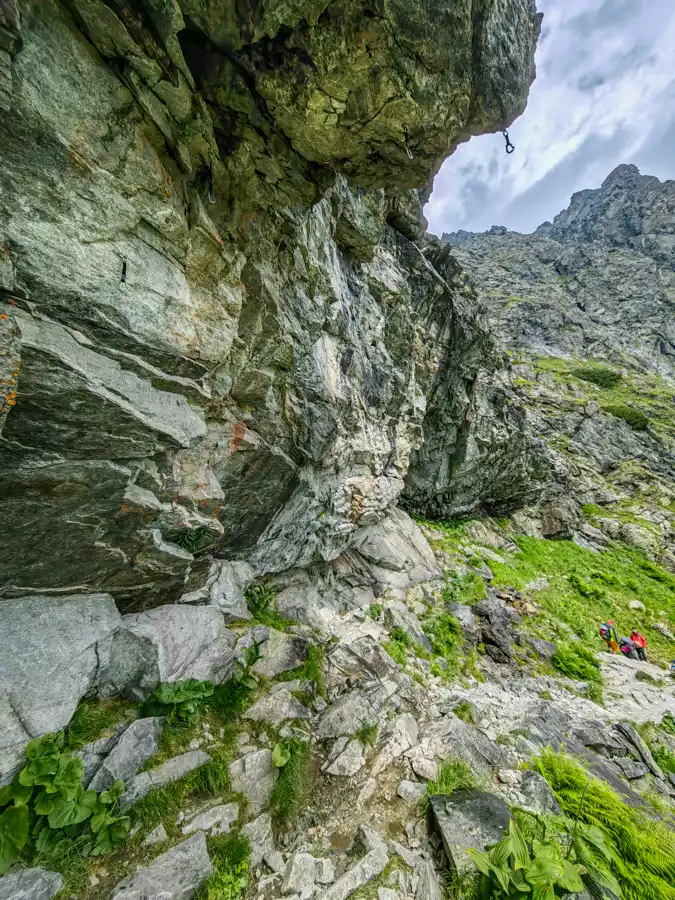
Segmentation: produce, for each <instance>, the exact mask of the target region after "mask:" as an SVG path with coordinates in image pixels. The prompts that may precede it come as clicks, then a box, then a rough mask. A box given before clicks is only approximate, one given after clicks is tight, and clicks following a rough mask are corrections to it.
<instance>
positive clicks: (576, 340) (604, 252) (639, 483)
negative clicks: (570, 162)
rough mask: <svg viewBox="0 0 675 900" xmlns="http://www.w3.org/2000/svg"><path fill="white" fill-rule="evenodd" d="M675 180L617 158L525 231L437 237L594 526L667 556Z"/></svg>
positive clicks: (674, 475) (673, 423) (672, 442)
mask: <svg viewBox="0 0 675 900" xmlns="http://www.w3.org/2000/svg"><path fill="white" fill-rule="evenodd" d="M673 222H675V182H673V181H666V182H660V181H659V180H658V178H654V177H652V176H647V175H641V174H640V172H639V170H638V169H637V168H636V167H635V166H633V165H621V166H619V167H618V168H616V169H615V170H614V171H613V172H612V173H611V174H610V175H609V176H608V177H607V178H606V179H605V181H604V182H603V184H602V187H601V188H599V189H598V190H587V191H581V192H580V193H578V194H575V195H574V196H573V197H572V200H571V203H570V206H569V208H568V209H566V210H564V211H563V212H561V213H560V214H559V215H557V216H556V217H555V219H554V221H553V223H550V222H546V223H544V224H543V225H541V226H540V227H539V228H538V229H537V230H536V231H535V232H534V233H533V234H530V235H522V234H516V233H513V232H509V231H507V230H506V229H505V228H503V227H499V226H496V227H493V228H492V229H491V230H490V231H488V232H485V233H484V234H469V233H467V232H458V233H456V234H449V235H444V240H445V241H446V242H449V243H450V244H451V245H452V249H453V254H454V255H456V257H457V259H458V260H459V262H460V263H461V264H462V265H463V266H464V267H465V269H466V271H467V272H468V273H469V274H470V275H471V276H472V277H473V278H474V279H475V281H476V284H477V286H478V292H479V294H480V297H481V299H482V301H483V302H484V303H485V304H486V306H487V308H488V310H489V315H490V318H491V320H492V322H493V328H494V330H495V331H497V332H499V334H500V336H501V338H502V340H503V341H504V343H505V344H506V345H507V346H508V347H509V349H510V352H511V356H512V363H513V371H514V373H515V375H516V378H515V386H516V391H517V393H518V394H519V395H520V398H521V400H522V401H523V402H524V403H525V405H526V406H527V408H528V416H529V420H530V423H531V425H532V427H533V428H534V430H535V432H536V433H537V434H538V435H539V436H540V437H542V438H543V439H544V440H545V441H546V442H547V444H548V445H549V446H550V447H552V448H553V449H554V450H555V451H557V452H558V454H559V459H560V460H561V462H562V463H563V465H564V466H565V468H566V469H567V472H568V477H569V487H570V491H571V493H572V494H573V496H574V498H575V500H576V501H577V502H578V503H579V504H580V505H583V504H585V505H586V510H585V511H586V514H587V518H588V520H589V523H591V525H592V527H594V526H595V525H597V524H601V525H602V527H603V528H604V529H605V531H606V532H607V534H609V535H611V536H613V537H616V536H617V535H618V534H619V533H621V534H623V536H624V538H626V539H628V540H630V541H631V542H634V543H635V544H637V545H638V546H640V547H641V548H642V549H643V550H645V551H647V552H649V553H652V554H654V553H656V554H657V556H660V557H661V559H662V561H663V562H664V563H666V564H667V565H668V566H669V567H671V568H672V567H673V566H674V565H675V554H674V552H673V551H674V550H675V544H674V535H673V526H672V521H673V513H674V512H675V506H674V501H675V494H674V493H673V481H674V479H675V415H674V414H673V409H675V405H674V404H675V228H674V225H673Z"/></svg>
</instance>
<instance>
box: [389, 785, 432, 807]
mask: <svg viewBox="0 0 675 900" xmlns="http://www.w3.org/2000/svg"><path fill="white" fill-rule="evenodd" d="M396 793H397V794H398V796H399V797H400V798H401V800H405V802H406V803H410V804H411V805H415V804H416V803H419V801H420V800H421V799H422V797H424V796H426V793H427V786H426V784H423V783H422V782H420V781H402V782H401V783H400V784H399V786H398V788H397V790H396Z"/></svg>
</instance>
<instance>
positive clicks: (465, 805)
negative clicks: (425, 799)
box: [430, 790, 511, 876]
mask: <svg viewBox="0 0 675 900" xmlns="http://www.w3.org/2000/svg"><path fill="white" fill-rule="evenodd" d="M430 805H431V815H432V818H433V821H434V824H435V826H436V829H437V831H438V833H439V834H440V836H441V840H442V841H443V849H444V850H445V855H446V856H447V859H448V863H449V864H450V865H451V866H452V867H453V868H454V869H455V871H456V872H457V874H458V875H460V876H461V875H463V874H464V873H465V872H470V871H472V870H473V868H474V865H473V862H472V861H471V858H470V857H469V855H468V854H467V850H468V849H470V848H471V849H473V850H485V848H486V846H487V845H488V844H496V843H497V842H498V841H499V840H501V838H502V837H503V836H504V831H505V830H506V828H508V825H509V821H510V819H511V813H510V811H509V808H508V806H507V805H506V803H505V802H504V801H503V800H502V799H501V798H500V797H496V796H495V795H494V794H488V793H485V792H484V791H469V790H462V791H455V792H454V793H453V794H449V795H448V794H434V795H433V796H432V797H430Z"/></svg>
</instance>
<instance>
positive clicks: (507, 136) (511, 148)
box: [502, 128, 516, 153]
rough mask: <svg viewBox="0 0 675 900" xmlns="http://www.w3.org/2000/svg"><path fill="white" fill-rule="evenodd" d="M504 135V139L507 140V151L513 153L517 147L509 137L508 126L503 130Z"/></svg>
mask: <svg viewBox="0 0 675 900" xmlns="http://www.w3.org/2000/svg"><path fill="white" fill-rule="evenodd" d="M502 135H503V136H504V140H505V141H506V152H507V153H513V151H514V150H515V149H516V148H515V147H514V146H513V144H512V143H511V138H510V137H509V133H508V131H507V130H506V128H505V129H504V130H503V131H502Z"/></svg>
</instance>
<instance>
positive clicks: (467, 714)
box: [452, 700, 476, 725]
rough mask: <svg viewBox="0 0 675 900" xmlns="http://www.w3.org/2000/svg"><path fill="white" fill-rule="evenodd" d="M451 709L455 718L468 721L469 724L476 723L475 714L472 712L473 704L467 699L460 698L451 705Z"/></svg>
mask: <svg viewBox="0 0 675 900" xmlns="http://www.w3.org/2000/svg"><path fill="white" fill-rule="evenodd" d="M452 711H453V712H454V714H455V715H456V716H457V718H458V719H461V720H462V721H463V722H468V723H469V725H475V724H476V714H475V713H474V710H473V706H472V705H471V703H469V701H468V700H462V701H461V702H460V703H458V704H457V706H455V707H453V710H452Z"/></svg>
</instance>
